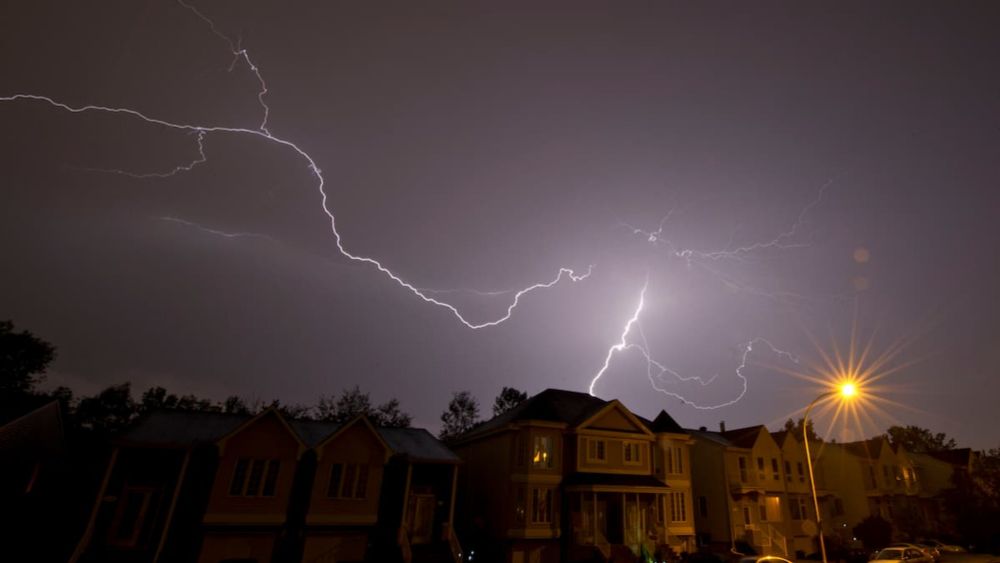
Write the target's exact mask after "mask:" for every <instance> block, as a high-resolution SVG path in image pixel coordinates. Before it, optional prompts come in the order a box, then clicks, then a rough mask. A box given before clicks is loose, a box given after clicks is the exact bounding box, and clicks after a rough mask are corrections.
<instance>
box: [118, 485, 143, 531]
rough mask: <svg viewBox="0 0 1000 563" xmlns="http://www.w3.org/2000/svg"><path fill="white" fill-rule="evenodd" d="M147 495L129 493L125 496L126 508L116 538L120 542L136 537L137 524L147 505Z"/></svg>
mask: <svg viewBox="0 0 1000 563" xmlns="http://www.w3.org/2000/svg"><path fill="white" fill-rule="evenodd" d="M146 497H147V495H146V494H145V493H142V492H138V491H129V492H128V493H127V494H126V495H125V508H124V509H122V517H121V520H120V521H119V523H118V531H117V533H115V537H116V538H118V539H120V540H125V539H131V538H132V537H133V536H135V532H136V524H137V523H138V522H139V515H140V514H141V513H142V509H143V506H144V505H145V504H146Z"/></svg>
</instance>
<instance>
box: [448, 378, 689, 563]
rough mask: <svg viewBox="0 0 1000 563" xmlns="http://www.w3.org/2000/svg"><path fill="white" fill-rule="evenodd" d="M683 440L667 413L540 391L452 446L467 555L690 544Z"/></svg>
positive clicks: (537, 557) (617, 551) (552, 556)
mask: <svg viewBox="0 0 1000 563" xmlns="http://www.w3.org/2000/svg"><path fill="white" fill-rule="evenodd" d="M689 443H690V439H689V437H688V436H687V433H686V432H684V431H683V430H682V429H681V428H680V426H679V425H677V423H676V422H674V421H673V420H672V419H671V418H670V417H669V415H667V414H666V413H665V412H664V413H661V414H660V416H658V417H657V419H656V420H655V421H653V422H650V421H647V420H643V419H641V418H640V417H638V416H636V415H635V414H633V413H632V412H630V411H629V410H628V409H627V408H626V407H625V406H624V405H622V404H621V403H620V402H619V401H617V400H612V401H604V400H602V399H598V398H596V397H593V396H591V395H588V394H586V393H577V392H573V391H564V390H559V389H546V390H545V391H542V392H541V393H539V394H537V395H535V396H533V397H531V398H529V399H527V400H526V401H524V402H522V403H521V404H519V405H518V406H516V407H515V408H513V409H511V410H510V411H508V412H506V413H503V414H501V415H499V416H497V417H494V418H493V419H491V420H489V421H487V422H485V423H483V424H482V425H480V426H479V427H477V428H475V429H474V430H472V431H470V432H468V433H466V434H464V435H462V436H460V437H459V438H458V439H456V440H455V441H454V442H452V443H451V444H450V446H451V447H452V449H453V450H455V452H456V453H457V454H458V455H459V456H460V457H461V458H462V460H463V461H464V462H465V465H466V471H464V472H463V475H465V478H464V479H463V481H462V483H461V486H460V493H459V497H460V499H461V501H460V513H461V518H460V519H461V521H463V522H467V523H469V527H470V529H469V531H468V532H466V533H463V534H462V537H463V538H469V541H470V542H471V543H470V544H469V546H468V547H469V549H470V552H471V551H473V550H475V549H479V550H480V551H483V552H485V553H489V554H502V558H501V560H503V561H509V562H522V561H531V562H546V561H579V560H593V559H600V560H608V559H609V558H611V557H613V556H618V555H625V554H626V552H627V553H630V554H634V555H638V554H639V553H641V552H642V551H646V552H648V553H655V552H657V551H659V552H664V551H666V550H667V549H668V548H669V547H674V548H677V549H682V550H683V549H689V548H691V547H692V545H693V532H694V526H693V520H692V516H691V508H690V507H691V506H692V505H691V492H690V479H691V477H690V475H691V469H690V465H691V464H690V463H689V461H690V455H689V452H688V447H689Z"/></svg>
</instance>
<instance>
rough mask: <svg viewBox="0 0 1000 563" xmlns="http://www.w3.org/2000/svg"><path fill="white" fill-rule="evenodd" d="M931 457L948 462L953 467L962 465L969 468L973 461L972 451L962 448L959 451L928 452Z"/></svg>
mask: <svg viewBox="0 0 1000 563" xmlns="http://www.w3.org/2000/svg"><path fill="white" fill-rule="evenodd" d="M927 453H928V454H929V455H931V456H932V457H934V458H936V459H940V460H941V461H944V462H948V463H950V464H952V465H961V466H965V467H967V466H968V465H969V463H970V461H971V460H972V449H971V448H960V449H957V450H939V451H936V452H927Z"/></svg>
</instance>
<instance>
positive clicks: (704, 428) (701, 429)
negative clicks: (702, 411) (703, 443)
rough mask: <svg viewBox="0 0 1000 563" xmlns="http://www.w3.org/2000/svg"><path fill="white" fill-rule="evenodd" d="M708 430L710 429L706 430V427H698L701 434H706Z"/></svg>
mask: <svg viewBox="0 0 1000 563" xmlns="http://www.w3.org/2000/svg"><path fill="white" fill-rule="evenodd" d="M706 430H708V428H706V427H704V426H699V427H698V431H699V432H705V431H706Z"/></svg>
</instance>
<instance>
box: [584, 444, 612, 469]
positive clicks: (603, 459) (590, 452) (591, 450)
mask: <svg viewBox="0 0 1000 563" xmlns="http://www.w3.org/2000/svg"><path fill="white" fill-rule="evenodd" d="M584 440H585V442H586V444H587V448H586V449H587V451H586V459H587V463H607V462H608V443H607V440H605V439H604V438H585V439H584ZM598 452H599V453H600V454H601V455H600V457H598V456H597V453H598Z"/></svg>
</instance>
